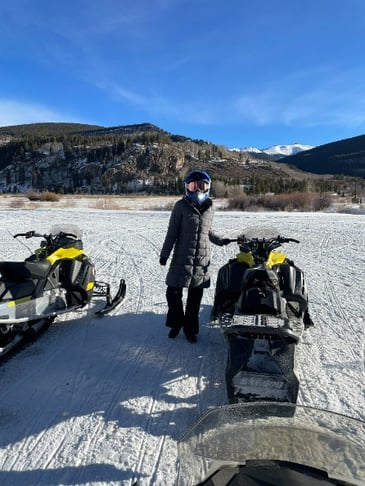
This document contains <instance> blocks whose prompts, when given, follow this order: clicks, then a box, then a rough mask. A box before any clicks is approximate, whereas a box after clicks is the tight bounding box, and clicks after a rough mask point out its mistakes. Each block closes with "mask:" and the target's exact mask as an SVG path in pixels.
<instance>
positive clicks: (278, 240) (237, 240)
mask: <svg viewBox="0 0 365 486" xmlns="http://www.w3.org/2000/svg"><path fill="white" fill-rule="evenodd" d="M250 242H253V243H257V242H262V243H266V244H267V245H270V244H275V243H276V244H278V245H281V244H282V243H300V241H299V240H297V239H295V238H285V237H284V236H280V235H279V236H275V237H273V238H250V237H246V236H245V235H240V236H238V237H237V238H232V239H231V238H229V243H238V244H249V243H250Z"/></svg>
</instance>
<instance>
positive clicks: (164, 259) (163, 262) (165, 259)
mask: <svg viewBox="0 0 365 486" xmlns="http://www.w3.org/2000/svg"><path fill="white" fill-rule="evenodd" d="M166 262H167V258H165V257H160V265H163V266H165V265H166Z"/></svg>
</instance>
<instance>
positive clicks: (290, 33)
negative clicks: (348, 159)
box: [0, 0, 365, 148]
mask: <svg viewBox="0 0 365 486" xmlns="http://www.w3.org/2000/svg"><path fill="white" fill-rule="evenodd" d="M364 33H365V2H364V1H363V0H346V1H344V0H258V1H253V0H250V1H247V0H220V1H217V0H98V1H96V0H87V1H86V0H73V1H70V0H62V1H56V0H1V2H0V46H1V47H0V126H7V125H17V124H22V123H36V122H47V121H53V122H56V121H62V122H77V123H90V124H97V125H102V126H116V125H129V124H133V123H144V122H150V123H153V124H155V125H157V126H159V127H160V128H162V129H164V130H166V131H168V132H170V133H174V134H180V135H185V136H187V137H192V138H198V139H203V140H207V141H209V142H213V143H216V144H220V145H225V146H227V147H230V148H239V147H245V146H255V147H258V148H266V147H269V146H271V145H276V144H291V143H295V142H299V143H303V144H310V145H321V144H324V143H329V142H333V141H336V140H341V139H344V138H348V137H353V136H357V135H363V134H365V58H364V39H365V34H364Z"/></svg>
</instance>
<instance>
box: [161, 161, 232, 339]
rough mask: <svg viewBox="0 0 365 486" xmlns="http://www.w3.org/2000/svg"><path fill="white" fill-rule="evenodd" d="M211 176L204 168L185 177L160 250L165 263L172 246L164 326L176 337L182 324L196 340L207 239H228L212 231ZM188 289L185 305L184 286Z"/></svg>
mask: <svg viewBox="0 0 365 486" xmlns="http://www.w3.org/2000/svg"><path fill="white" fill-rule="evenodd" d="M210 186H211V179H210V177H209V175H208V174H207V172H205V171H203V170H194V171H193V172H190V174H188V176H187V177H186V179H185V196H184V197H183V198H182V199H180V200H179V201H177V202H176V204H175V206H174V208H173V210H172V213H171V216H170V221H169V226H168V230H167V234H166V238H165V242H164V244H163V247H162V250H161V254H160V264H161V265H166V262H167V260H168V258H169V256H170V253H171V251H172V249H173V248H174V252H173V257H172V260H171V264H170V268H169V271H168V273H167V276H166V284H167V290H166V299H167V304H168V313H167V318H166V326H167V327H170V328H171V329H170V332H169V334H168V336H169V338H175V337H176V336H177V335H178V334H179V332H180V330H181V328H183V330H184V333H185V336H186V339H187V340H188V341H189V342H191V343H195V342H196V341H197V338H196V336H197V334H198V333H199V310H200V303H201V300H202V297H203V289H204V288H207V287H209V286H210V275H209V265H210V241H212V242H213V243H214V244H216V245H219V246H222V245H226V244H228V243H229V242H230V240H229V239H226V238H220V237H219V236H217V235H215V234H214V233H213V232H212V231H211V226H212V221H213V214H214V213H213V207H212V200H211V199H210V198H209V191H210ZM184 287H185V288H187V289H188V293H187V301H186V307H185V311H184V306H183V288H184Z"/></svg>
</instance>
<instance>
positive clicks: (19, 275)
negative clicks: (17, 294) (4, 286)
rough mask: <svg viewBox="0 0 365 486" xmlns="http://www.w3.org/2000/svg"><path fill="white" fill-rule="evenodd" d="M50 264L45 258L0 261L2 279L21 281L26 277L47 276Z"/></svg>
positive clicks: (37, 277)
mask: <svg viewBox="0 0 365 486" xmlns="http://www.w3.org/2000/svg"><path fill="white" fill-rule="evenodd" d="M50 267H51V265H50V263H49V262H48V261H47V260H42V261H39V262H38V261H36V262H30V261H25V262H0V273H1V276H2V278H3V279H5V280H11V281H13V282H21V281H23V280H26V279H32V278H35V279H39V278H44V277H46V276H47V274H48V272H49V269H50Z"/></svg>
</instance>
